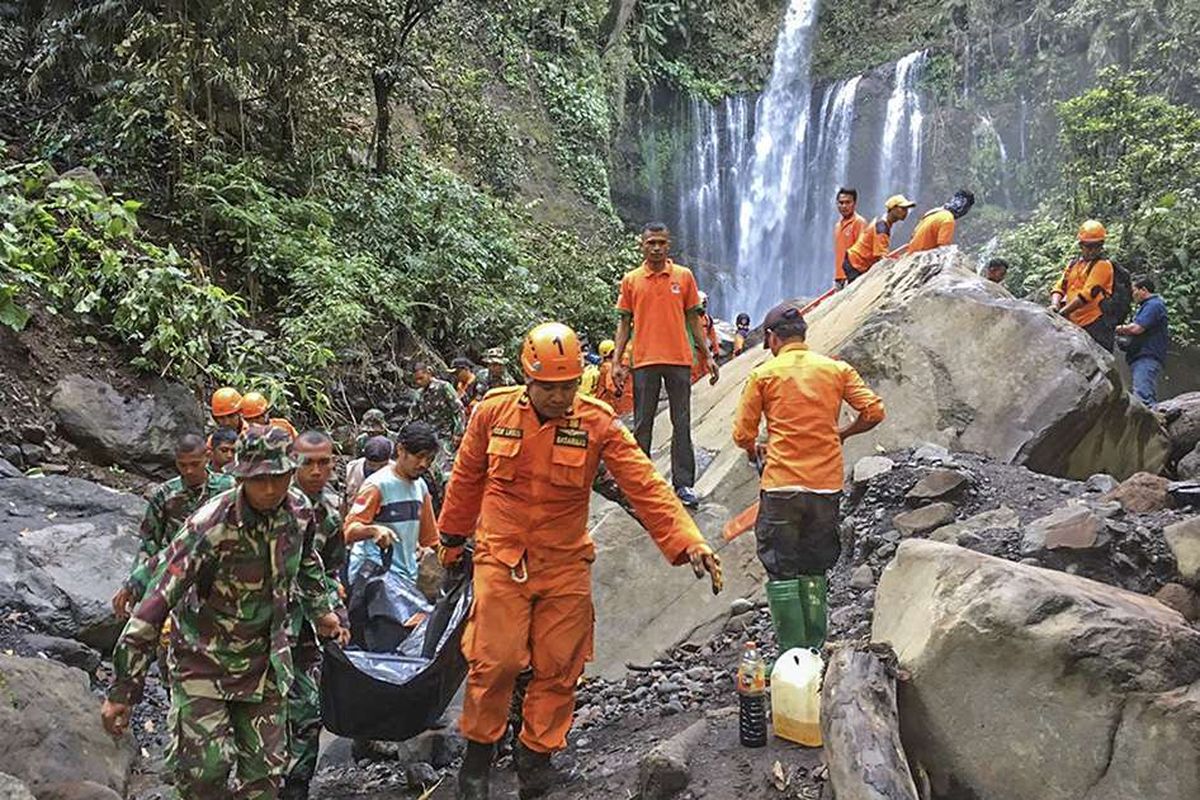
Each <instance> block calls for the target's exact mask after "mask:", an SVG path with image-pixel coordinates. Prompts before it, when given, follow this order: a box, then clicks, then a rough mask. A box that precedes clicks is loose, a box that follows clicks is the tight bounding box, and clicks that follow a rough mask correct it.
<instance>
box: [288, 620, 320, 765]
mask: <svg viewBox="0 0 1200 800" xmlns="http://www.w3.org/2000/svg"><path fill="white" fill-rule="evenodd" d="M292 661H293V663H294V664H295V668H296V677H295V679H294V680H293V681H292V688H291V689H289V690H288V697H287V716H288V769H287V782H288V783H289V784H291V783H299V784H306V783H308V782H309V781H311V780H312V776H313V773H314V772H315V771H316V769H317V753H318V751H319V750H320V747H321V649H320V647H319V646H318V645H317V643H316V642H313V641H303V640H302V641H301V642H300V643H299V644H297V645H296V646H295V647H293V648H292Z"/></svg>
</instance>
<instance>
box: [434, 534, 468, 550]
mask: <svg viewBox="0 0 1200 800" xmlns="http://www.w3.org/2000/svg"><path fill="white" fill-rule="evenodd" d="M438 539H439V541H441V543H442V547H462V546H463V545H464V544H466V543H467V537H465V536H455V535H454V534H453V533H439V534H438Z"/></svg>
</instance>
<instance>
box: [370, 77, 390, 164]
mask: <svg viewBox="0 0 1200 800" xmlns="http://www.w3.org/2000/svg"><path fill="white" fill-rule="evenodd" d="M371 83H372V85H373V86H374V88H375V137H374V138H375V171H376V172H378V173H380V174H382V173H384V172H387V169H388V147H389V144H390V142H389V132H390V130H391V127H392V108H391V101H392V81H391V79H390V78H388V77H387V76H386V75H384V74H383V73H381V72H376V73H374V74H373V75H372V76H371Z"/></svg>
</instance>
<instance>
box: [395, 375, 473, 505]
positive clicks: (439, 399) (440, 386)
mask: <svg viewBox="0 0 1200 800" xmlns="http://www.w3.org/2000/svg"><path fill="white" fill-rule="evenodd" d="M412 382H413V385H414V386H416V387H417V393H416V401H415V402H414V404H413V408H412V411H411V412H410V413H409V418H408V419H407V420H406V421H405V423H406V424H407V423H408V422H425V423H428V424H430V425H432V426H433V429H434V430H435V431H437V437H438V455H437V458H435V459H434V460H433V463H432V464H431V465H430V466H429V470H428V472H426V474H425V478H426V482H427V483H428V484H429V490H430V491H431V492H432V493H433V505H434V509H435V510H437V509H440V508H441V507H442V494H443V492H444V490H445V486H446V479H447V478H448V477H449V476H450V469H451V468H452V467H453V466H454V453H455V452H456V451H457V450H458V444H459V442H461V441H462V435H463V431H464V430H466V427H467V420H466V416H465V415H464V413H463V407H462V403H461V402H459V400H458V393H457V392H455V391H454V387H453V386H451V385H450V383H449V382H448V381H444V380H442V379H441V378H435V377H434V375H433V370H431V369H430V368H429V367H428V366H427V365H425V364H423V363H420V362H417V363H416V364H414V365H413V368H412Z"/></svg>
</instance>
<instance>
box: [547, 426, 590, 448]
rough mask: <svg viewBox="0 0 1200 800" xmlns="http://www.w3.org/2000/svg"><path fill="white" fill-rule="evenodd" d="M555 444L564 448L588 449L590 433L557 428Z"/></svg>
mask: <svg viewBox="0 0 1200 800" xmlns="http://www.w3.org/2000/svg"><path fill="white" fill-rule="evenodd" d="M554 443H555V444H556V445H561V446H562V447H579V448H582V449H585V450H586V449H587V446H588V432H587V431H586V430H583V429H582V428H556V429H555V431H554Z"/></svg>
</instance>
